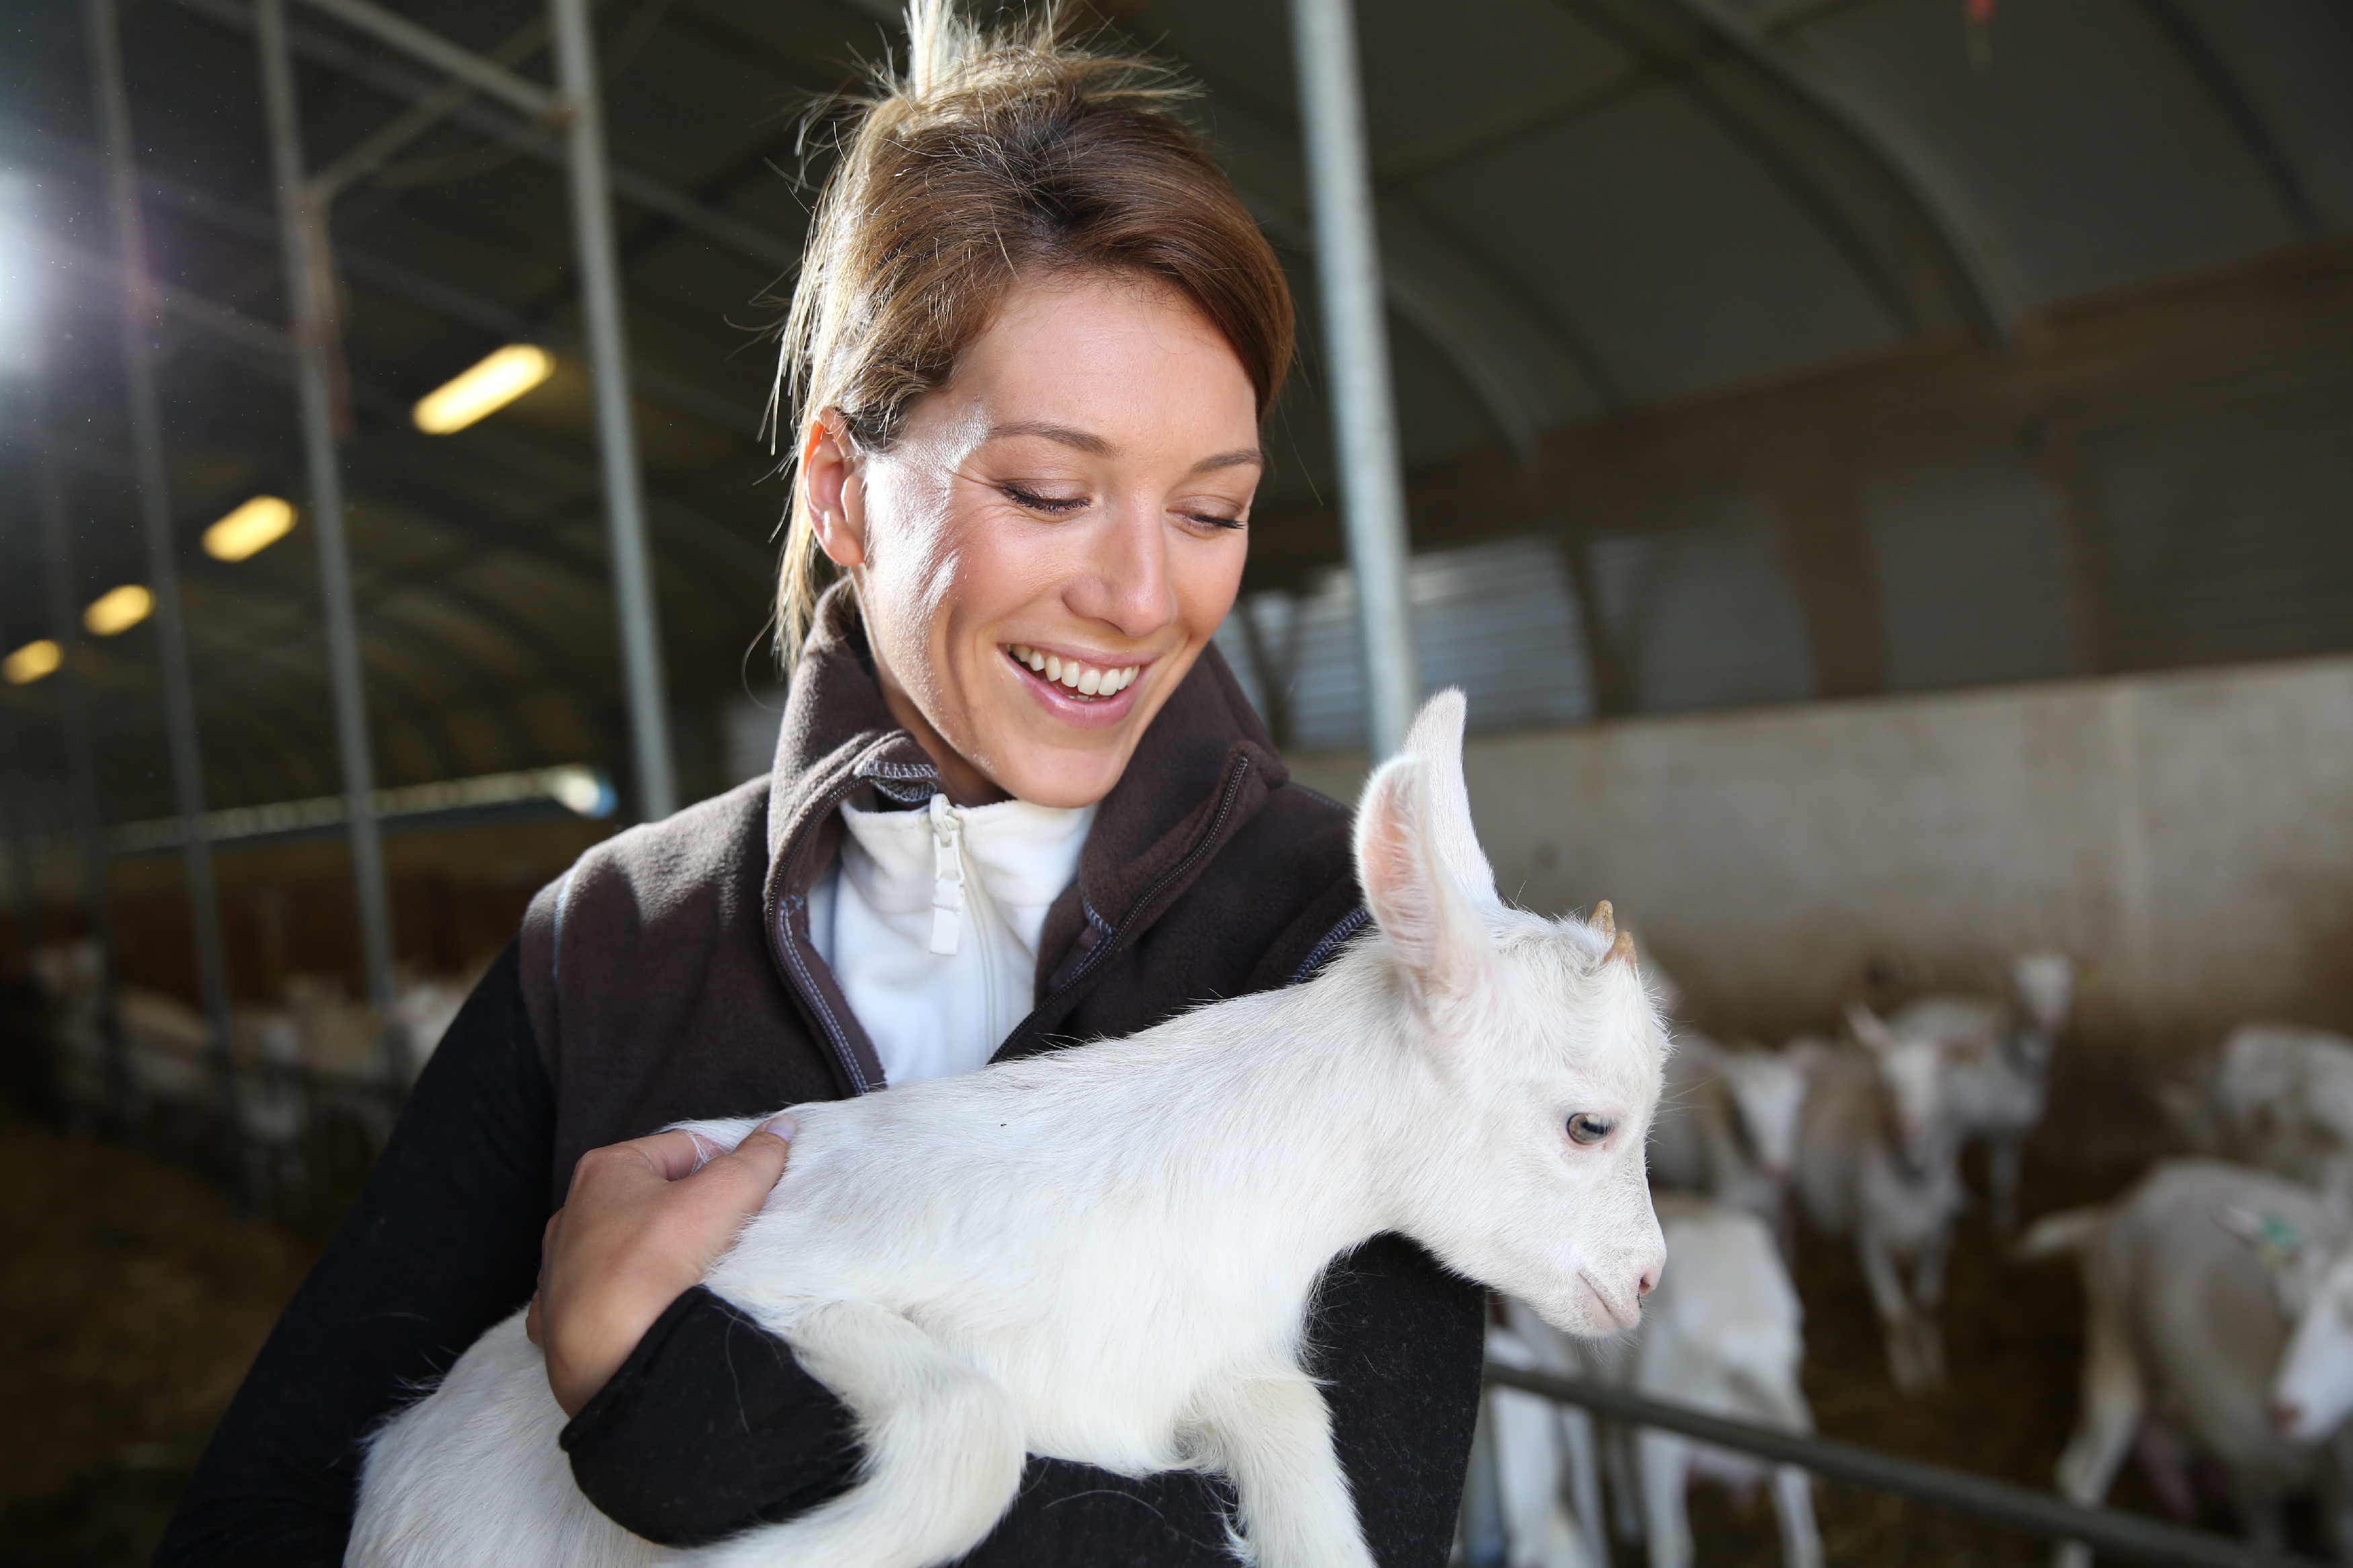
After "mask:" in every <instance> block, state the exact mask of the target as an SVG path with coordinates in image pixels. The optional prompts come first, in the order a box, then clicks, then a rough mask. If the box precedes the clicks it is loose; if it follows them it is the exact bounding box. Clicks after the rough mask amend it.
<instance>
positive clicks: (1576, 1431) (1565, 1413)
mask: <svg viewBox="0 0 2353 1568" xmlns="http://www.w3.org/2000/svg"><path fill="white" fill-rule="evenodd" d="M1556 1415H1558V1417H1559V1420H1560V1432H1561V1438H1562V1442H1563V1447H1565V1448H1566V1450H1567V1455H1568V1507H1569V1511H1570V1512H1571V1513H1573V1514H1575V1515H1576V1516H1577V1535H1578V1537H1579V1539H1581V1540H1582V1541H1583V1542H1584V1543H1585V1555H1586V1558H1587V1559H1588V1561H1589V1562H1591V1563H1594V1564H1595V1568H1609V1521H1608V1520H1607V1518H1606V1517H1605V1516H1604V1514H1603V1512H1602V1501H1601V1465H1600V1454H1599V1441H1598V1437H1597V1434H1596V1432H1595V1430H1594V1420H1593V1415H1592V1413H1591V1412H1589V1411H1587V1410H1583V1409H1580V1408H1578V1407H1577V1406H1576V1405H1562V1406H1560V1407H1559V1409H1558V1411H1557V1412H1556Z"/></svg>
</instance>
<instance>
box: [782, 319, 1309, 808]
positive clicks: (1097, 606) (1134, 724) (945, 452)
mask: <svg viewBox="0 0 2353 1568" xmlns="http://www.w3.org/2000/svg"><path fill="white" fill-rule="evenodd" d="M802 462H803V476H804V478H803V482H804V486H805V489H804V494H805V496H806V497H807V504H808V506H809V510H810V513H811V516H812V519H813V520H814V521H815V523H816V526H817V530H818V542H819V543H820V544H822V545H823V547H824V549H825V552H826V553H827V554H828V556H830V557H831V558H832V559H833V560H834V561H835V562H837V563H839V564H841V565H842V566H844V567H846V568H848V569H849V571H850V572H851V574H853V575H854V577H855V578H856V580H857V584H858V594H859V602H860V605H861V606H862V607H863V608H864V610H865V615H866V627H867V635H868V637H869V639H870V640H871V645H872V647H873V650H874V656H875V661H876V663H877V665H878V666H879V667H880V670H881V678H882V687H883V691H884V694H885V697H886V698H887V700H889V702H890V705H891V710H892V717H894V718H896V719H897V720H898V721H900V722H901V723H902V724H904V725H905V726H906V727H907V729H908V730H909V731H911V732H913V734H914V736H915V737H916V739H917V740H919V741H921V742H923V747H924V749H925V750H926V751H927V752H930V753H931V755H932V758H933V760H934V762H935V763H937V764H938V766H939V768H940V772H941V776H942V778H943V780H944V783H945V785H946V788H947V792H948V794H949V795H951V796H952V797H953V798H955V799H956V800H958V801H959V802H962V803H965V804H973V803H977V802H981V801H987V800H993V799H997V798H999V797H1000V796H1002V795H1014V796H1017V797H1018V798H1020V799H1022V800H1026V801H1030V802H1033V803H1035V804H1037V805H1053V806H1077V805H1089V804H1091V803H1092V802H1094V801H1098V800H1101V799H1102V798H1103V796H1104V795H1107V794H1108V793H1110V791H1111V787H1112V785H1113V784H1116V783H1118V782H1119V777H1120V774H1121V773H1122V772H1123V771H1124V770H1125V768H1126V766H1127V760H1128V758H1129V757H1130V756H1131V755H1132V754H1134V751H1135V744H1136V742H1137V741H1138V740H1139V739H1141V738H1142V736H1143V734H1144V731H1145V727H1146V726H1147V725H1149V724H1150V723H1151V722H1152V720H1153V716H1154V715H1155V714H1156V713H1158V712H1159V711H1160V708H1161V705H1162V704H1163V703H1165V702H1166V701H1167V700H1168V695H1169V693H1170V692H1172V691H1174V690H1175V689H1176V686H1177V683H1178V682H1180V681H1182V680H1183V679H1185V676H1186V673H1187V671H1188V670H1190V669H1191V668H1192V667H1193V661H1194V660H1195V659H1196V658H1199V657H1200V653H1201V649H1202V647H1203V646H1204V645H1206V644H1207V643H1208V640H1209V635H1210V634H1211V633H1212V632H1214V631H1216V630H1217V629H1218V625H1219V622H1220V621H1222V620H1224V619H1225V617H1226V612H1227V611H1228V610H1229V609H1230V608H1231V607H1232V606H1233V602H1234V595H1235V592H1236V591H1237V589H1238V588H1239V587H1240V584H1241V574H1242V559H1243V556H1244V554H1245V552H1246V551H1247V549H1248V545H1249V531H1248V528H1247V526H1246V524H1247V522H1248V520H1249V516H1250V499H1251V497H1252V495H1253V494H1254V493H1255V492H1256V490H1257V488H1258V481H1259V475H1260V473H1261V469H1262V468H1263V467H1264V462H1263V459H1262V458H1261V455H1260V452H1259V446H1258V409H1257V398H1256V395H1255V394H1254V392H1253V391H1252V389H1251V386H1250V377H1249V376H1248V375H1247V374H1244V373H1243V370H1242V366H1241V362H1240V360H1238V359H1237V358H1236V357H1235V356H1234V353H1233V350H1232V349H1230V348H1229V347H1228V346H1227V344H1226V341H1225V339H1224V338H1223V337H1221V336H1219V333H1218V331H1217V330H1216V329H1215V328H1213V327H1211V326H1210V325H1209V324H1208V321H1205V320H1204V319H1203V318H1202V317H1201V315H1200V313H1199V312H1198V310H1196V309H1195V308H1194V307H1193V305H1192V304H1191V303H1190V302H1189V301H1188V300H1186V299H1185V298H1184V297H1183V296H1182V295H1180V294H1177V293H1176V292H1175V291H1174V290H1172V289H1167V288H1166V287H1165V286H1162V285H1158V284H1155V283H1150V282H1145V281H1141V280H1138V279H1132V278H1124V277H1100V276H1098V277H1089V278H1082V279H1060V280H1054V281H1048V282H1040V283H1036V284H1027V285H1021V286H1018V287H1017V288H1016V289H1014V290H1013V291H1012V292H1011V293H1009V294H1008V296H1007V298H1006V300H1005V302H1004V304H1003V306H1002V308H1001V309H1000V310H998V312H997V318H996V320H995V321H994V322H993V323H992V324H991V326H990V327H989V328H988V330H987V331H986V332H984V333H983V334H982V335H981V337H980V338H979V339H978V340H977V341H976V342H975V343H974V344H973V345H972V347H971V348H970V349H968V350H967V351H966V352H965V355H964V357H963V359H962V361H961V362H960V363H958V364H957V366H956V370H955V374H954V376H953V377H952V378H951V379H950V380H949V381H948V382H947V384H945V385H944V386H942V387H941V388H939V390H937V391H936V392H933V393H931V394H928V395H925V396H924V397H923V398H921V399H919V400H918V401H917V402H916V403H915V404H914V405H913V408H912V409H911V410H910V412H909V416H908V418H907V420H906V423H905V426H904V430H903V433H902V436H901V437H900V438H899V439H898V440H897V441H896V442H894V443H893V444H892V447H891V448H890V450H888V451H886V452H881V453H875V454H864V455H860V454H858V453H856V452H854V451H853V450H852V449H851V448H850V447H849V445H848V443H847V442H846V441H845V440H844V439H843V438H842V437H841V436H840V435H839V426H838V424H835V423H834V422H832V421H831V419H830V418H828V416H820V417H819V418H818V420H814V421H812V422H811V425H810V428H809V431H808V433H807V438H806V440H805V441H804V444H803V449H802Z"/></svg>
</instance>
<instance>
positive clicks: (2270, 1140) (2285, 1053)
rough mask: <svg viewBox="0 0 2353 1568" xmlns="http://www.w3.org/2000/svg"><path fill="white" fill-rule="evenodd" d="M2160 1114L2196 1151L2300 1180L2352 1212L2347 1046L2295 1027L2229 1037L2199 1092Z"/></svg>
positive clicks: (2352, 1071)
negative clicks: (2168, 1117) (2166, 1116)
mask: <svg viewBox="0 0 2353 1568" xmlns="http://www.w3.org/2000/svg"><path fill="white" fill-rule="evenodd" d="M2166 1109H2167V1110H2168V1111H2169V1112H2170V1113H2171V1115H2172V1117H2173V1120H2174V1121H2175V1122H2176V1123H2177V1124H2178V1125H2179V1128H2180V1130H2181V1131H2182V1132H2183V1133H2184V1135H2185V1136H2187V1137H2188V1138H2189V1142H2190V1145H2191V1146H2192V1147H2193V1148H2195V1149H2197V1150H2198V1151H2199V1152H2201V1153H2208V1154H2220V1155H2222V1156H2224V1157H2226V1158H2229V1159H2233V1160H2242V1161H2244V1162H2245V1163H2248V1164H2250V1165H2258V1166H2261V1167H2262V1168H2263V1169H2264V1170H2266V1171H2274V1172H2276V1173H2279V1174H2281V1175H2284V1176H2287V1177H2289V1178H2291V1179H2292V1180H2295V1181H2299V1182H2309V1183H2311V1184H2313V1185H2315V1186H2317V1187H2318V1188H2320V1190H2321V1191H2322V1192H2323V1193H2325V1194H2327V1196H2328V1199H2329V1201H2330V1202H2331V1203H2334V1204H2336V1205H2337V1206H2338V1208H2339V1209H2340V1210H2342V1211H2344V1212H2346V1213H2348V1214H2353V1040H2348V1039H2347V1038H2346V1037H2344V1036H2342V1035H2339V1034H2335V1033H2332V1032H2330V1031H2329V1030H2327V1029H2315V1028H2310V1027H2307V1026H2304V1025H2301V1024H2278V1023H2261V1022H2259V1023H2250V1024H2242V1025H2240V1026H2238V1027H2237V1028H2235V1029H2233V1030H2232V1031H2231V1035H2230V1037H2229V1038H2228V1039H2226V1040H2225V1041H2223V1042H2222V1049H2221V1054H2220V1056H2219V1057H2218V1058H2216V1059H2215V1060H2214V1062H2213V1064H2212V1067H2211V1081H2210V1082H2209V1084H2208V1085H2207V1086H2206V1088H2205V1089H2204V1090H2203V1091H2202V1092H2201V1091H2200V1090H2197V1089H2185V1088H2179V1087H2177V1088H2176V1089H2174V1090H2173V1092H2172V1093H2170V1094H2168V1096H2167V1107H2166Z"/></svg>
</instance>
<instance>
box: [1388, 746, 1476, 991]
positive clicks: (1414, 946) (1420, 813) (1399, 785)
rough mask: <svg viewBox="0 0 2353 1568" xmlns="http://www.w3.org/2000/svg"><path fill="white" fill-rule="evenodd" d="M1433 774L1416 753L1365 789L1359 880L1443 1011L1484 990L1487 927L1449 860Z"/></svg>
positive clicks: (1418, 980) (1416, 985) (1412, 972)
mask: <svg viewBox="0 0 2353 1568" xmlns="http://www.w3.org/2000/svg"><path fill="white" fill-rule="evenodd" d="M1430 793H1431V792H1430V763H1428V762H1427V761H1426V760H1425V759H1423V758H1421V757H1419V756H1416V755H1414V754H1413V753H1411V752H1404V753H1400V754H1399V755H1398V756H1397V757H1395V758H1393V759H1391V760H1390V761H1389V762H1388V763H1384V764H1383V765H1382V767H1381V770H1380V772H1378V773H1375V774H1374V775H1373V780H1372V783H1370V784H1366V786H1365V797H1364V799H1363V801H1362V802H1361V803H1359V804H1358V805H1357V807H1356V879H1357V881H1358V882H1359V883H1360V884H1361V885H1362V886H1363V888H1364V889H1365V903H1366V906H1367V907H1368V908H1369V909H1371V910H1372V912H1373V919H1374V921H1377V923H1378V924H1379V926H1380V928H1381V934H1382V935H1384V936H1386V937H1387V938H1388V941H1389V947H1390V950H1391V951H1392V952H1395V953H1396V954H1397V957H1398V964H1399V965H1400V966H1401V967H1402V968H1403V969H1404V970H1405V972H1406V974H1407V976H1408V978H1409V980H1410V981H1411V983H1412V984H1413V989H1414V993H1415V995H1416V997H1417V999H1418V1000H1419V1001H1420V1003H1421V1004H1422V1005H1423V1007H1424V1008H1425V1009H1436V1008H1440V1007H1443V1006H1444V1005H1446V1004H1448V1003H1450V1002H1451V1001H1454V1000H1456V999H1457V998H1460V997H1462V996H1465V995H1468V994H1470V993H1471V992H1472V990H1473V989H1474V988H1476V986H1477V985H1478V984H1479V979H1480V975H1481V973H1482V970H1483V969H1484V967H1485V963H1486V957H1487V932H1486V927H1485V924H1484V922H1483V921H1482V920H1481V919H1480V916H1479V912H1478V910H1476V909H1475V908H1473V907H1472V902H1471V900H1470V899H1469V898H1467V897H1466V896H1465V895H1464V893H1463V891H1462V889H1461V886H1460V885H1459V884H1458V883H1457V882H1456V880H1455V879H1454V876H1453V874H1452V872H1451V869H1450V868H1448V867H1447V866H1446V865H1445V864H1444V862H1443V859H1442V856H1441V850H1440V844H1439V841H1438V839H1439V835H1438V829H1437V827H1436V826H1435V825H1434V824H1433V823H1432V821H1431V816H1432V812H1431V803H1430ZM1490 886H1491V887H1492V884H1490Z"/></svg>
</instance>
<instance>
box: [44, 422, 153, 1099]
mask: <svg viewBox="0 0 2353 1568" xmlns="http://www.w3.org/2000/svg"><path fill="white" fill-rule="evenodd" d="M33 396H34V399H35V402H34V405H33V462H34V473H35V478H34V483H35V486H36V488H37V491H38V500H39V505H40V512H41V556H42V566H43V569H44V574H45V575H46V577H47V583H46V584H45V586H46V587H47V590H48V600H49V625H50V626H51V627H52V633H51V635H53V636H54V637H56V638H57V639H58V646H59V647H61V648H62V649H63V650H64V653H65V659H64V662H63V663H62V664H61V666H60V667H59V668H58V675H57V680H58V689H57V703H58V729H59V731H62V733H63V735H64V738H65V743H66V744H65V752H66V769H67V776H68V778H69V781H70V782H71V784H72V785H73V801H72V809H73V831H74V847H75V848H76V849H77V850H78V851H79V856H80V859H81V875H82V897H83V899H84V900H86V902H87V904H88V910H87V913H88V916H89V919H90V943H91V945H92V946H94V947H95V948H97V950H98V1037H99V1048H100V1051H101V1052H102V1053H103V1068H102V1070H103V1071H104V1072H105V1074H106V1098H107V1109H108V1112H109V1113H110V1114H111V1116H112V1117H113V1119H114V1123H115V1126H116V1127H117V1128H118V1129H124V1128H128V1127H129V1126H130V1124H131V1061H130V1058H129V1055H128V1053H126V1052H125V1051H124V1049H123V1041H122V1009H121V1005H120V1002H119V996H120V990H119V987H120V985H121V975H120V972H119V970H118V967H117V963H116V959H115V944H114V896H113V890H112V889H111V887H110V885H109V883H108V879H107V864H106V839H105V815H104V813H103V811H102V810H101V809H100V803H99V795H98V744H97V742H96V741H95V740H93V739H92V737H91V732H90V686H89V683H88V681H87V680H85V679H84V678H83V667H84V664H85V663H86V661H87V658H88V656H87V653H86V651H85V650H86V649H87V647H88V638H86V637H84V636H83V634H82V629H81V618H80V617H79V616H77V615H76V614H75V613H74V599H75V597H76V595H75V594H74V585H75V584H74V569H73V534H72V531H71V529H70V528H69V525H68V522H67V519H66V491H65V479H64V476H63V474H61V473H60V472H59V471H58V450H57V439H58V434H57V427H56V426H55V425H54V424H53V423H52V422H51V421H50V418H49V402H48V385H47V381H46V379H45V380H43V381H40V382H37V383H36V384H35V386H34V389H33Z"/></svg>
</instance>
